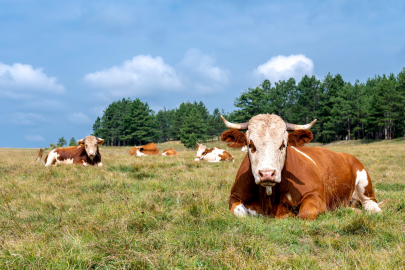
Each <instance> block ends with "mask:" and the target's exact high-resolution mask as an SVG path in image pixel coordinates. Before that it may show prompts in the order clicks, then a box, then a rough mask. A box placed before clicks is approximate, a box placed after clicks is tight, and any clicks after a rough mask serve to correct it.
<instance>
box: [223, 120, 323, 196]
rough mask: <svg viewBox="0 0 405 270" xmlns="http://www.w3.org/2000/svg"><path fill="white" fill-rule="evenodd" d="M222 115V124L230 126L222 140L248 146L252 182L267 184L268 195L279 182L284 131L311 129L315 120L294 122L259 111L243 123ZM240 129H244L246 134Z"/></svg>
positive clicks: (283, 158)
mask: <svg viewBox="0 0 405 270" xmlns="http://www.w3.org/2000/svg"><path fill="white" fill-rule="evenodd" d="M221 118H222V120H223V122H224V124H225V126H226V127H228V128H231V129H230V130H227V131H225V132H224V133H222V135H221V139H222V140H223V141H225V142H231V143H230V144H228V146H229V147H233V148H241V147H243V146H247V148H248V155H249V160H250V164H251V168H252V172H253V177H254V179H255V182H256V184H258V185H262V186H264V187H266V189H267V193H268V194H269V195H270V194H271V187H272V186H274V185H276V184H277V183H280V182H281V171H282V170H283V168H284V163H285V157H286V151H287V148H286V147H287V144H288V141H289V140H288V132H287V131H293V130H301V129H310V128H311V127H312V125H313V124H314V123H315V121H316V120H314V121H313V122H312V123H310V124H308V125H294V124H289V123H285V122H284V121H283V120H282V119H281V118H280V117H279V116H277V115H275V114H271V115H270V114H259V115H256V116H254V117H252V118H251V119H250V121H249V122H246V123H242V124H233V123H230V122H228V121H227V120H225V118H223V117H222V116H221ZM240 130H246V133H242V132H240ZM311 135H312V134H311ZM311 139H312V137H311Z"/></svg>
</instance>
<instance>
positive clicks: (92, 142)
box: [77, 136, 104, 159]
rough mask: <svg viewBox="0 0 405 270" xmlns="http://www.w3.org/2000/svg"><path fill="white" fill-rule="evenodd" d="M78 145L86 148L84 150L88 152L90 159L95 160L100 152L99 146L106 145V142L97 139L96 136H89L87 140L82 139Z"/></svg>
mask: <svg viewBox="0 0 405 270" xmlns="http://www.w3.org/2000/svg"><path fill="white" fill-rule="evenodd" d="M77 143H78V144H79V145H82V146H84V149H85V150H86V153H87V155H88V156H89V158H90V159H93V158H94V157H95V156H96V154H97V152H98V146H99V145H102V144H103V143H104V140H103V139H100V138H96V137H94V136H87V137H86V138H84V139H81V140H80V141H78V142H77Z"/></svg>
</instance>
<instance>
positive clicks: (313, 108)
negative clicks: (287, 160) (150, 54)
mask: <svg viewBox="0 0 405 270" xmlns="http://www.w3.org/2000/svg"><path fill="white" fill-rule="evenodd" d="M404 104H405V68H404V69H403V70H402V71H401V72H400V73H399V74H398V75H394V74H390V75H389V76H386V75H382V76H380V75H376V76H374V77H373V78H369V79H367V81H366V82H359V81H356V82H355V83H354V84H353V83H350V82H346V81H344V79H343V78H342V76H341V75H340V74H336V75H331V74H327V75H326V76H325V77H324V78H323V79H317V78H316V77H315V76H312V77H310V76H307V75H305V76H304V77H303V78H302V79H301V81H300V82H298V83H297V82H296V80H295V79H294V78H290V79H288V80H280V81H278V82H275V83H274V84H272V83H271V82H270V81H269V80H264V81H263V82H262V83H261V84H260V85H259V86H257V87H256V88H248V89H247V90H245V91H244V92H242V93H241V94H240V96H239V97H237V98H236V99H235V101H234V105H235V107H236V109H235V110H234V111H232V112H229V113H228V112H225V111H224V110H221V111H220V109H218V108H217V109H215V110H214V111H213V112H212V113H210V112H209V111H208V109H207V107H206V106H205V105H204V103H203V102H201V101H200V102H193V103H191V102H183V103H182V104H180V106H179V107H178V108H175V109H166V108H163V109H162V110H160V111H158V112H157V113H155V112H154V111H153V110H151V109H150V107H149V105H148V103H146V102H142V101H141V100H140V99H138V98H137V99H135V100H131V99H130V98H128V99H125V98H124V99H122V100H119V101H115V102H113V103H111V104H110V105H108V107H107V108H106V109H105V110H104V113H103V116H102V117H101V118H100V117H98V118H97V119H96V121H95V123H94V125H93V134H94V135H95V136H97V137H101V138H103V139H104V140H105V144H107V145H111V146H125V145H142V144H146V143H149V142H164V141H168V140H180V141H181V142H182V143H183V144H184V145H186V146H187V147H190V148H191V147H194V146H195V142H196V141H202V142H205V141H207V140H214V139H216V140H219V139H220V135H221V133H222V132H223V131H224V130H226V128H225V126H224V125H223V123H222V121H221V118H220V115H221V114H222V115H223V116H224V117H226V118H227V119H228V120H229V121H233V122H246V121H249V119H250V118H251V117H253V116H255V115H257V114H262V113H274V114H277V115H279V116H280V117H281V118H283V119H284V121H286V122H290V123H295V124H305V123H309V122H311V121H312V120H313V119H318V121H317V123H316V124H315V125H314V126H313V128H312V129H311V131H312V132H313V134H314V140H315V141H318V142H323V143H328V142H332V141H336V140H353V139H372V140H376V139H388V140H389V139H393V138H396V137H402V136H405V109H404Z"/></svg>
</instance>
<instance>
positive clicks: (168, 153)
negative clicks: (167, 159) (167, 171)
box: [160, 148, 179, 156]
mask: <svg viewBox="0 0 405 270" xmlns="http://www.w3.org/2000/svg"><path fill="white" fill-rule="evenodd" d="M160 155H161V156H178V155H179V153H177V151H176V150H174V149H173V148H168V149H166V150H164V151H163V152H162V153H160Z"/></svg>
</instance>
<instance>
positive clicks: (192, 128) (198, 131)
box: [180, 108, 207, 147]
mask: <svg viewBox="0 0 405 270" xmlns="http://www.w3.org/2000/svg"><path fill="white" fill-rule="evenodd" d="M206 134H207V128H206V126H205V124H204V122H203V119H202V117H201V113H200V111H199V110H198V108H193V109H192V110H191V111H190V114H189V115H188V116H187V117H185V121H184V125H183V127H182V128H181V130H180V141H181V142H182V143H183V144H184V145H185V146H186V147H194V146H195V143H194V145H193V144H192V143H191V141H192V140H194V137H195V138H197V140H201V141H203V142H206V141H207V135H206Z"/></svg>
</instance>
